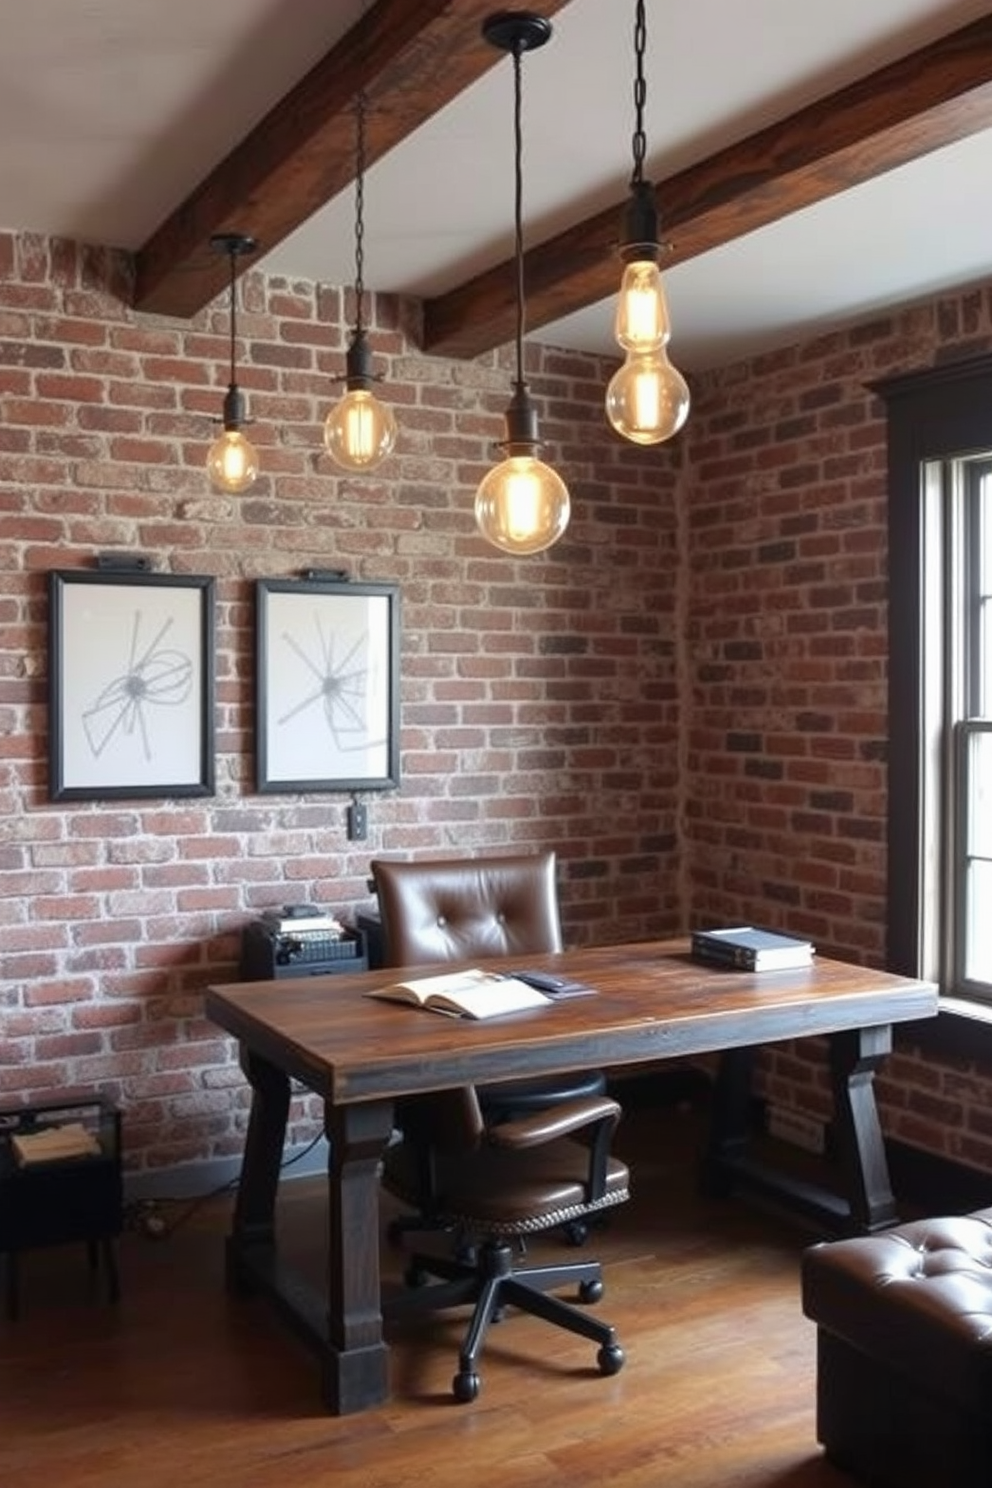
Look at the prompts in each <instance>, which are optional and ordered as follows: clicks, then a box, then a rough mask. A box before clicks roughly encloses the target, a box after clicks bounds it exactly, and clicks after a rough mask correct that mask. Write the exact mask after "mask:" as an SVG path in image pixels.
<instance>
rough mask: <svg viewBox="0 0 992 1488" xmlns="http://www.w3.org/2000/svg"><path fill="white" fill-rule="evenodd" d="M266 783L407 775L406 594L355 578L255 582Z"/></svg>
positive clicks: (359, 781)
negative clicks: (403, 754) (402, 665)
mask: <svg viewBox="0 0 992 1488" xmlns="http://www.w3.org/2000/svg"><path fill="white" fill-rule="evenodd" d="M255 656H256V675H255V682H256V717H255V758H256V781H257V788H258V790H259V791H260V792H263V793H266V792H269V793H271V792H279V791H351V792H356V791H375V790H393V789H395V788H396V787H397V786H398V785H399V783H400V737H399V735H400V669H399V659H400V594H399V588H398V586H397V585H396V584H386V583H366V582H362V581H357V580H351V579H342V580H335V579H327V580H323V579H321V580H316V579H314V580H309V579H259V580H257V582H256V648H255Z"/></svg>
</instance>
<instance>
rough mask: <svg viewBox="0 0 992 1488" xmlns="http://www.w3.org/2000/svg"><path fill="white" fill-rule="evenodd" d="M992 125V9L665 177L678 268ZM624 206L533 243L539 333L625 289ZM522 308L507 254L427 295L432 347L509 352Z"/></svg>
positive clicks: (529, 263) (532, 303) (663, 194)
mask: <svg viewBox="0 0 992 1488" xmlns="http://www.w3.org/2000/svg"><path fill="white" fill-rule="evenodd" d="M990 126H992V16H989V17H986V18H985V19H983V20H980V21H976V22H974V23H973V24H972V25H969V26H965V27H963V28H962V29H961V30H959V31H955V32H952V33H951V34H950V35H949V36H945V37H942V38H941V39H940V40H939V41H936V42H934V43H932V44H931V45H930V46H927V47H923V48H921V49H920V50H919V51H916V52H913V53H911V54H910V55H909V56H907V57H904V58H902V59H900V60H899V61H898V62H895V63H892V64H890V65H888V66H886V67H883V68H881V69H880V70H879V71H877V72H874V73H872V74H870V75H869V76H867V77H864V78H861V79H860V80H859V81H858V82H856V83H853V84H851V85H849V86H848V87H845V88H842V89H840V90H839V91H838V92H836V93H833V94H831V95H829V96H828V97H826V98H822V99H820V100H819V101H818V102H816V103H813V104H810V105H809V106H808V107H806V108H803V109H800V110H799V111H798V112H797V113H795V114H792V115H791V116H790V117H789V118H787V119H782V120H781V121H780V122H778V123H776V124H772V125H770V126H769V127H768V128H766V129H762V130H760V131H759V132H758V133H757V134H753V135H751V136H750V137H749V138H747V139H744V140H741V141H739V142H738V143H737V144H734V145H731V146H729V147H728V148H727V149H724V150H720V151H718V152H717V153H716V154H715V155H713V156H711V157H710V158H709V159H707V160H703V161H701V162H699V164H697V165H693V166H690V167H688V169H686V170H683V171H680V172H679V173H678V174H677V175H674V176H672V177H670V178H669V179H668V180H666V181H663V182H661V183H659V184H658V186H657V188H656V194H657V200H658V208H659V211H660V213H661V217H662V223H663V225H664V232H665V236H666V237H668V238H670V240H671V253H670V255H669V256H668V257H667V258H666V260H665V262H666V264H676V263H681V262H683V261H684V260H686V259H690V258H694V257H696V256H697V255H699V254H701V253H705V252H707V250H709V249H712V248H717V247H719V246H720V245H721V244H722V243H727V242H730V241H731V240H732V239H734V238H738V237H741V236H742V235H743V234H744V233H748V232H752V231H753V230H754V229H755V228H758V227H763V226H766V225H767V224H768V223H771V222H776V221H778V220H779V219H780V218H783V217H786V216H788V215H789V214H790V213H792V212H797V211H800V210H801V209H802V208H804V207H808V206H811V205H812V204H813V203H814V202H819V201H823V200H825V199H826V198H828V197H830V196H833V195H835V194H836V193H837V192H840V191H846V190H848V189H849V188H850V187H853V186H857V185H859V184H860V183H861V182H863V181H868V180H871V179H873V178H874V177H876V176H879V175H882V174H884V172H886V171H889V170H893V169H894V168H895V167H897V166H900V165H904V164H906V163H907V162H908V161H911V160H915V159H917V158H919V157H920V156H922V155H925V154H927V153H929V152H930V151H932V150H936V149H939V148H940V147H941V146H943V145H948V144H951V143H953V142H954V141H955V140H960V139H964V138H966V137H967V136H968V135H971V134H975V133H978V132H979V131H980V130H983V129H986V128H989V127H990ZM982 189H983V183H981V182H976V191H977V192H979V193H981V191H982ZM623 207H624V202H623V201H620V202H618V203H617V205H616V206H615V207H612V208H610V209H608V210H607V211H604V212H599V213H597V214H596V215H595V216H594V217H589V218H586V220H585V221H583V222H578V223H576V224H575V225H574V226H573V227H570V228H567V229H566V230H565V231H564V232H561V233H559V234H557V235H556V236H555V237H553V238H549V239H548V240H547V241H545V242H543V243H541V244H538V245H536V246H535V247H533V248H531V249H529V250H528V252H527V253H526V255H525V268H524V276H525V283H526V292H527V324H528V327H530V328H537V327H538V326H542V325H547V324H548V323H549V322H550V321H554V320H558V319H560V318H561V317H563V316H565V315H569V314H571V313H572V312H573V311H576V310H581V309H584V308H585V307H586V306H587V305H592V304H595V303H597V302H598V301H599V300H602V299H605V298H606V297H607V296H609V295H611V294H613V293H614V292H615V291H616V289H617V287H618V285H619V264H618V259H617V256H616V247H617V240H618V237H619V233H620V221H621V215H622V212H623ZM865 250H866V252H870V251H871V245H870V244H866V245H865ZM515 307H516V277H515V269H514V264H513V262H512V261H507V262H504V263H500V264H497V265H495V266H494V267H493V268H492V269H489V270H487V271H486V272H485V273H482V274H480V275H478V276H477V277H476V278H474V279H472V280H470V281H469V282H468V283H466V284H463V285H460V286H459V287H458V288H457V289H454V290H452V291H450V293H447V294H444V295H440V296H438V297H437V298H435V299H432V300H429V301H427V303H426V304H425V306H424V348H425V350H427V351H431V352H434V353H436V354H439V355H445V356H458V357H472V356H477V355H479V354H480V353H481V352H484V351H488V350H491V349H492V348H493V347H495V346H501V345H503V344H504V343H505V342H507V341H510V340H512V339H513V336H514V332H515V315H516V309H515Z"/></svg>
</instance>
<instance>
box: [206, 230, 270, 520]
mask: <svg viewBox="0 0 992 1488" xmlns="http://www.w3.org/2000/svg"><path fill="white" fill-rule="evenodd" d="M210 247H211V248H212V249H213V251H214V253H223V254H225V255H226V257H227V259H228V264H229V267H230V294H231V312H230V339H231V356H230V379H229V382H228V386H227V393H226V395H225V397H224V410H223V414H222V416H221V422H222V424H223V426H224V428H223V432H222V433H221V434H220V435H219V437H218V438H217V439H215V440H214V442H213V444H212V445H211V446H210V449H209V451H208V452H207V470H208V472H209V474H210V479H211V482H212V483H213V485H214V486H215V488H216V489H217V490H218V491H226V492H228V493H229V494H231V495H234V496H237V495H240V494H241V492H242V491H247V490H248V487H249V486H250V485H252V484H253V483H254V481H255V479H256V477H257V476H258V470H259V462H258V452H257V451H256V449H255V446H254V445H253V444H252V443H251V441H250V440H249V439H247V438H246V437H245V435H244V434H243V433H242V432H241V431H242V429H243V428H244V426H245V424H247V423H248V422H249V419H248V417H247V415H246V413H245V396H244V393H243V392H242V391H241V389H240V388H239V387H238V380H237V369H236V361H235V358H236V351H237V336H238V288H237V262H238V259H239V258H243V257H245V256H246V255H248V254H249V253H254V252H255V250H256V249H257V247H258V243H257V242H256V240H255V239H254V238H252V237H249V236H248V234H247V233H238V232H223V233H214V235H213V237H212V238H211V239H210Z"/></svg>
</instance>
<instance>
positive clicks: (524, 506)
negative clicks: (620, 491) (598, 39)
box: [475, 10, 570, 557]
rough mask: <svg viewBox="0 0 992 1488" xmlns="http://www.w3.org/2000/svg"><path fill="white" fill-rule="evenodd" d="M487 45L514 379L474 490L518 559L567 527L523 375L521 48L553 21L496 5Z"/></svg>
mask: <svg viewBox="0 0 992 1488" xmlns="http://www.w3.org/2000/svg"><path fill="white" fill-rule="evenodd" d="M482 34H483V36H484V37H485V39H486V41H488V42H489V43H490V44H491V45H492V46H495V47H499V48H500V50H502V51H506V52H510V53H511V54H512V56H513V82H514V113H513V137H514V185H515V190H514V228H515V258H514V262H515V269H516V337H515V343H516V377H515V378H514V383H513V395H512V397H511V399H510V402H509V405H508V406H507V409H506V413H505V415H504V419H505V427H506V434H505V438H504V440H503V442H502V444H501V446H500V448H501V449H502V450H503V452H504V455H505V458H504V459H503V460H501V461H500V463H499V464H498V465H495V466H494V467H493V469H492V470H490V471H489V472H488V474H486V475H485V476H484V477H483V479H482V482H481V484H480V486H479V489H478V491H477V492H476V495H475V520H476V524H477V525H478V528H479V531H480V532H481V533H482V535H483V537H485V538H486V540H487V541H488V542H491V543H492V544H493V546H494V547H497V548H501V549H502V550H503V552H504V553H511V554H513V555H514V556H516V557H526V556H528V555H530V554H532V553H540V552H543V551H544V550H545V549H546V548H550V547H551V545H552V544H553V543H556V542H557V541H558V539H559V538H560V537H561V535H562V533H563V532H564V531H565V528H566V527H567V526H568V519H569V515H570V501H569V495H568V487H567V486H566V485H565V482H564V481H563V480H562V478H561V476H560V475H559V474H558V473H557V471H555V470H553V469H552V468H551V466H550V465H546V464H545V463H544V462H543V460H540V459H539V458H538V450H539V448H540V445H539V441H538V433H537V409H536V407H535V405H534V402H533V399H532V398H531V396H530V392H529V391H528V388H527V383H526V381H525V379H524V322H525V311H524V304H525V297H524V248H523V131H522V127H521V117H522V109H521V101H522V87H521V81H522V80H521V65H520V59H521V57H522V55H523V53H524V52H527V51H533V50H534V49H535V48H537V47H542V46H544V44H545V42H547V41H549V40H550V38H551V23H550V21H548V20H546V19H545V18H544V17H543V16H539V15H535V14H534V13H533V12H532V11H526V10H523V11H514V10H501V11H497V12H496V13H495V14H493V15H491V16H489V17H487V19H486V20H485V21H483V23H482Z"/></svg>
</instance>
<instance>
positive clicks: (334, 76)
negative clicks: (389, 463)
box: [135, 0, 566, 317]
mask: <svg viewBox="0 0 992 1488" xmlns="http://www.w3.org/2000/svg"><path fill="white" fill-rule="evenodd" d="M565 3H566V0H543V3H542V9H543V11H544V12H545V13H547V14H553V13H554V12H555V11H557V10H560V9H561V8H562V6H563V5H564V4H565ZM492 10H493V3H492V0H378V4H376V5H374V6H373V7H372V8H371V9H370V10H369V11H368V12H367V13H366V14H365V15H364V16H363V17H362V19H361V20H360V21H359V22H358V23H357V24H356V25H355V26H353V27H352V29H351V30H350V31H349V32H348V33H347V34H346V35H345V36H343V37H342V38H341V40H340V41H339V42H338V43H337V45H336V46H334V47H333V48H332V49H331V50H330V51H329V52H328V53H327V54H326V56H325V57H323V59H322V60H321V61H320V62H318V63H317V65H316V66H315V67H314V68H312V69H311V71H310V72H309V73H308V74H307V75H306V77H305V78H303V79H302V81H301V82H300V83H299V84H298V85H297V86H296V87H295V88H293V89H292V90H291V91H290V92H289V93H288V94H287V95H286V97H285V98H283V99H282V100H281V101H280V102H279V103H278V104H276V105H275V107H274V108H272V109H271V110H270V111H269V113H268V114H266V116H265V118H264V119H262V120H261V121H260V122H259V123H258V124H257V125H256V126H255V128H254V129H253V130H252V131H251V133H250V134H249V135H248V136H247V137H246V138H245V139H244V140H243V141H242V142H241V144H239V145H238V146H237V147H236V148H235V149H234V150H232V151H231V153H230V154H229V155H228V156H227V158H226V159H225V160H223V161H222V162H221V163H220V164H219V165H218V166H217V167H216V168H215V169H214V170H212V171H211V172H210V174H209V175H208V176H207V177H206V178H205V179H204V180H203V181H202V182H201V184H200V185H199V186H198V187H197V188H196V190H195V191H193V192H192V194H191V195H190V196H189V197H188V198H187V200H186V201H184V202H183V203H182V204H181V205H180V206H179V207H177V208H176V210H175V211H174V212H173V213H172V215H171V216H170V217H169V218H168V219H167V220H166V221H165V222H164V223H163V224H162V226H161V227H160V228H159V229H158V231H157V232H156V233H155V234H154V235H153V236H152V237H151V238H150V239H149V241H148V242H147V243H146V244H145V245H144V246H143V247H142V248H141V249H140V250H139V252H138V254H137V265H136V285H135V305H136V307H137V308H138V309H141V310H149V311H154V312H156V313H157V314H160V315H176V316H183V317H188V316H190V315H193V314H195V313H196V311H198V310H200V309H202V307H203V306H204V305H205V304H207V302H208V301H209V300H211V299H213V297H214V296H215V295H216V294H218V293H219V292H220V290H222V289H223V288H224V286H225V285H226V284H227V283H228V281H229V274H230V267H229V265H228V263H227V262H226V261H225V260H224V259H223V258H219V257H218V256H217V255H216V254H214V253H212V252H211V251H210V238H211V236H212V234H214V233H218V232H239V233H248V234H250V235H251V236H252V237H254V238H256V239H257V240H258V242H259V244H260V245H262V246H263V247H264V248H265V249H266V251H268V250H271V249H272V248H274V247H275V246H276V244H277V243H281V242H282V240H283V239H284V238H286V237H288V236H289V234H290V233H291V232H293V231H294V229H295V228H297V227H299V226H300V224H301V223H303V222H305V221H306V220H307V218H308V217H311V216H312V215H313V214H314V212H316V211H317V210H318V209H319V208H320V207H322V206H324V205H325V204H326V203H327V202H329V201H330V200H331V199H332V198H333V197H335V196H337V195H338V193H339V192H341V191H343V190H344V189H345V188H346V187H347V186H349V185H350V183H351V182H352V180H353V179H354V174H355V125H354V102H355V98H356V95H357V94H358V92H359V90H360V89H361V88H363V87H364V89H365V92H366V98H367V101H368V114H367V118H366V161H367V163H368V164H369V165H372V164H373V163H374V162H375V161H376V160H377V159H379V157H380V156H382V155H384V154H385V153H386V152H387V151H388V150H391V149H392V148H393V147H394V146H395V145H397V144H399V142H400V141H401V140H402V139H404V138H405V137H406V136H407V135H408V134H411V133H412V132H413V131H414V130H415V129H417V128H418V127H419V126H420V125H421V124H423V123H424V121H425V120H426V119H429V118H430V117H431V116H432V115H433V114H435V113H437V111H438V110H439V109H440V108H443V107H444V105H445V104H446V103H449V102H450V101H451V99H452V98H454V97H455V96H456V95H457V94H458V93H460V92H461V91H462V90H463V89H464V88H467V87H468V86H469V84H470V83H473V82H475V80H476V79H477V78H478V77H480V76H481V75H482V74H483V73H484V72H486V71H487V70H488V69H489V68H490V67H492V66H494V65H495V64H496V63H497V62H498V61H499V60H500V57H501V54H500V53H499V52H497V51H496V50H495V49H494V48H493V47H492V46H490V45H489V43H488V42H486V41H485V40H484V39H483V36H482V31H481V26H482V21H483V19H484V18H485V17H486V16H487V15H489V14H490V12H491V11H492ZM246 267H248V263H247V262H245V261H242V263H241V264H240V265H239V271H240V270H243V269H244V268H246Z"/></svg>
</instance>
